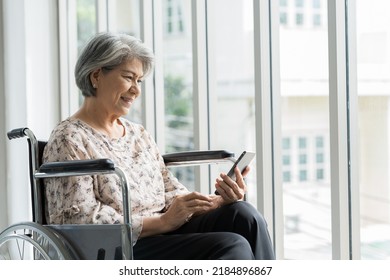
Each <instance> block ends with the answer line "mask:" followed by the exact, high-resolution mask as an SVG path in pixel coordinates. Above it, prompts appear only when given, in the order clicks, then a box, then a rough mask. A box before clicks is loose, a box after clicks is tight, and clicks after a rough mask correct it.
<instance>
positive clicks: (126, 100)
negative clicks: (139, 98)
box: [121, 96, 134, 104]
mask: <svg viewBox="0 0 390 280" xmlns="http://www.w3.org/2000/svg"><path fill="white" fill-rule="evenodd" d="M121 99H122V100H123V101H124V102H126V103H128V104H132V103H133V102H134V98H130V97H123V96H122V97H121Z"/></svg>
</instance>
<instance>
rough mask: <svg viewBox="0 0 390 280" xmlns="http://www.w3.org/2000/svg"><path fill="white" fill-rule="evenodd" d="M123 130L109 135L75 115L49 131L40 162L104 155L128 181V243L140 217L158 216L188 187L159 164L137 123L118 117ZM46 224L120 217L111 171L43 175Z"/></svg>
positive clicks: (119, 198)
mask: <svg viewBox="0 0 390 280" xmlns="http://www.w3.org/2000/svg"><path fill="white" fill-rule="evenodd" d="M120 121H121V122H122V124H123V126H124V127H125V135H124V136H123V137H121V138H120V139H110V138H109V137H107V136H106V135H104V134H102V133H100V132H98V131H96V130H94V129H93V128H92V127H90V126H89V125H87V124H86V123H84V122H82V121H81V120H78V119H74V118H68V119H66V120H64V121H62V122H61V123H60V124H59V125H58V126H57V127H56V128H55V129H54V130H53V132H52V134H51V136H50V139H49V141H48V144H47V145H46V147H45V150H44V154H43V162H53V161H66V160H80V159H99V158H109V159H111V160H112V161H113V162H114V163H115V165H117V166H119V167H120V168H122V169H123V171H124V172H125V174H126V176H127V179H128V183H129V196H130V203H131V204H130V205H131V223H132V228H133V229H132V231H133V242H134V244H135V242H136V241H137V239H138V238H139V235H140V233H141V231H142V221H143V217H150V216H159V215H161V214H162V213H163V212H164V211H165V210H166V209H167V207H168V206H169V205H170V204H171V203H172V200H173V198H174V197H175V196H176V195H178V194H182V193H187V192H188V190H187V189H186V188H185V187H184V186H183V185H182V184H180V183H179V182H178V180H177V179H176V178H175V177H173V175H172V174H171V173H170V171H169V170H168V169H167V167H166V166H165V164H164V161H163V158H162V156H161V155H160V153H159V151H158V147H157V145H156V143H155V142H154V141H153V139H152V138H151V136H150V135H149V133H147V131H146V130H145V129H144V128H143V127H142V126H141V125H138V124H135V123H132V122H130V121H128V120H126V119H123V118H121V119H120ZM45 185H46V188H45V190H46V199H47V207H46V208H47V211H46V212H47V213H46V216H47V220H48V222H49V223H50V224H70V223H72V224H81V223H87V224H88V223H94V224H114V223H122V222H123V216H122V213H123V211H122V210H123V209H122V208H123V207H122V191H121V186H120V185H119V180H118V177H117V176H116V175H115V174H108V175H93V176H77V177H65V178H53V179H45Z"/></svg>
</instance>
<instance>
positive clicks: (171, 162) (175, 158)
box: [163, 150, 234, 166]
mask: <svg viewBox="0 0 390 280" xmlns="http://www.w3.org/2000/svg"><path fill="white" fill-rule="evenodd" d="M163 158H164V162H165V165H166V166H177V165H180V166H183V165H199V164H211V163H219V162H225V161H234V153H231V152H228V151H225V150H211V151H190V152H178V153H171V154H166V155H164V156H163Z"/></svg>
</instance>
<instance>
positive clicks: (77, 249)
mask: <svg viewBox="0 0 390 280" xmlns="http://www.w3.org/2000/svg"><path fill="white" fill-rule="evenodd" d="M7 135H8V138H9V139H10V140H11V139H16V138H22V137H25V136H27V141H28V145H29V172H30V187H31V198H32V220H33V221H32V222H22V223H18V224H15V225H11V226H9V227H8V228H6V229H5V230H4V231H3V232H1V233H0V260H4V259H55V260H57V259H88V260H94V259H111V260H115V259H133V250H132V245H131V244H132V236H131V223H130V217H131V213H130V207H129V194H128V187H127V180H126V176H125V174H124V173H123V171H122V170H121V169H120V168H119V167H117V166H115V164H114V163H113V162H112V161H111V160H110V159H97V160H77V161H66V162H51V163H44V164H43V163H42V155H43V150H44V147H45V145H46V143H47V142H46V141H38V140H37V139H36V137H35V135H34V134H33V132H32V131H31V130H30V129H28V128H18V129H14V130H12V131H10V132H9V133H8V134H7ZM163 158H164V161H165V164H166V165H167V166H175V165H180V166H183V165H199V164H203V163H206V164H210V163H218V162H224V161H233V162H234V161H235V159H234V154H233V153H230V152H227V151H225V150H217V151H192V152H181V153H173V154H168V155H164V156H163ZM108 173H114V174H116V175H117V176H118V177H119V179H120V181H121V184H122V196H123V197H122V198H123V212H124V214H123V216H124V223H123V224H109V225H97V224H82V225H81V224H77V225H76V224H62V225H52V224H51V225H48V224H47V223H46V220H45V197H44V190H43V188H44V185H43V179H44V178H52V177H65V176H82V175H94V174H108Z"/></svg>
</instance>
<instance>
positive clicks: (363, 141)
mask: <svg viewBox="0 0 390 280" xmlns="http://www.w3.org/2000/svg"><path fill="white" fill-rule="evenodd" d="M389 9H390V2H389V1H386V0H372V1H356V11H357V16H356V21H357V54H358V57H357V63H358V65H357V68H358V69H357V70H358V72H357V74H358V102H359V111H358V114H359V143H360V147H359V160H360V166H359V176H360V178H359V184H360V185H359V187H360V216H361V219H360V225H361V255H362V259H389V258H390V182H389V174H390V172H389V170H390V158H389V155H390V154H389V145H390V140H389V128H390V126H389V125H390V111H389V108H390V106H389V105H390V98H389V97H390V72H389V67H390V60H389V58H390V53H389V44H388V42H389V38H390V37H389V36H390V17H389V15H388V11H389Z"/></svg>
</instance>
